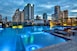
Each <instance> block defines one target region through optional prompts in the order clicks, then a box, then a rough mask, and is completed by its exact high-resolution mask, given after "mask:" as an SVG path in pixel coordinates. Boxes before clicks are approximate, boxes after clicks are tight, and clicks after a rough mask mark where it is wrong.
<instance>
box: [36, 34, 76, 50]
mask: <svg viewBox="0 0 77 51" xmlns="http://www.w3.org/2000/svg"><path fill="white" fill-rule="evenodd" d="M70 38H71V39H72V40H69V41H67V42H64V43H60V44H56V45H51V46H48V47H45V48H41V49H38V50H35V51H77V33H76V34H75V36H73V37H70Z"/></svg>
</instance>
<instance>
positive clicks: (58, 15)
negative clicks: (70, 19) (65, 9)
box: [54, 5, 60, 21]
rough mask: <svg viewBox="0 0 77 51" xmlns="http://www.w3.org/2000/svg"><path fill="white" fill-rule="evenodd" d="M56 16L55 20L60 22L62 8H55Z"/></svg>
mask: <svg viewBox="0 0 77 51" xmlns="http://www.w3.org/2000/svg"><path fill="white" fill-rule="evenodd" d="M54 16H55V20H56V21H58V20H59V17H60V6H58V5H57V6H55V9H54Z"/></svg>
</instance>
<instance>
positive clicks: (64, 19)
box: [63, 10, 68, 22]
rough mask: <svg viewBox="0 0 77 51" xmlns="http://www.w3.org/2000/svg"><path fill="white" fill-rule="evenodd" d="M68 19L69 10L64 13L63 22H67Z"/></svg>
mask: <svg viewBox="0 0 77 51" xmlns="http://www.w3.org/2000/svg"><path fill="white" fill-rule="evenodd" d="M67 19H68V10H64V11H63V22H66V21H67Z"/></svg>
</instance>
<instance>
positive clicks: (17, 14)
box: [12, 9, 21, 22]
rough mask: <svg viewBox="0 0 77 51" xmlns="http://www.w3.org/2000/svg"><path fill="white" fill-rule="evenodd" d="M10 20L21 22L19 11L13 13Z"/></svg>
mask: <svg viewBox="0 0 77 51" xmlns="http://www.w3.org/2000/svg"><path fill="white" fill-rule="evenodd" d="M12 20H13V22H21V12H20V11H19V9H17V10H16V11H15V14H14V15H13V18H12Z"/></svg>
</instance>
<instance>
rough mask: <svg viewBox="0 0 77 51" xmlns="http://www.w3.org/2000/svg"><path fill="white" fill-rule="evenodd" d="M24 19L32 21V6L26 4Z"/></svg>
mask: <svg viewBox="0 0 77 51" xmlns="http://www.w3.org/2000/svg"><path fill="white" fill-rule="evenodd" d="M24 18H25V20H33V19H34V5H31V4H30V3H28V4H27V5H26V6H25V8H24Z"/></svg>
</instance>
